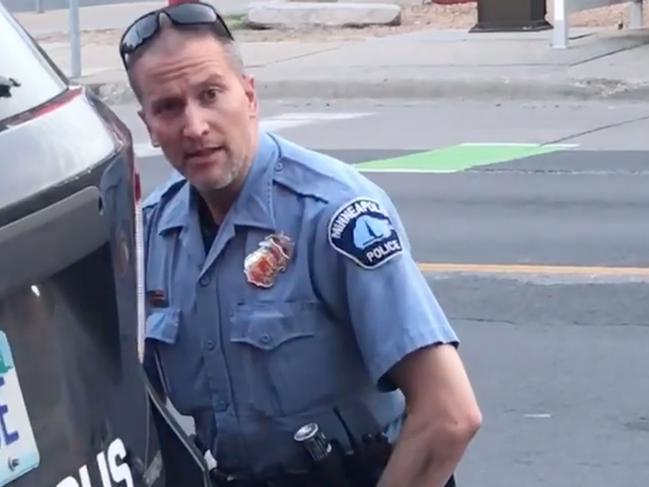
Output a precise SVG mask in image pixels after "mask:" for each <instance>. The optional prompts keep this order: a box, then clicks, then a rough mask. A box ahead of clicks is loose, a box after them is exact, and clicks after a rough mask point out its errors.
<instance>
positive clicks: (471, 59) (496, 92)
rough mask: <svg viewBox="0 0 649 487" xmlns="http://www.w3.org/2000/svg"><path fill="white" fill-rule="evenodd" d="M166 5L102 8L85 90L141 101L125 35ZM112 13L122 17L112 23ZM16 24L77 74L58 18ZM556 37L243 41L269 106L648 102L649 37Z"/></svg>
mask: <svg viewBox="0 0 649 487" xmlns="http://www.w3.org/2000/svg"><path fill="white" fill-rule="evenodd" d="M227 2H231V3H230V5H231V7H230V8H231V10H230V11H229V12H230V13H241V12H242V11H245V8H246V5H248V4H249V3H248V2H247V0H219V8H221V9H222V10H223V8H224V5H226V4H227ZM163 3H164V2H142V3H136V4H131V5H128V6H127V7H128V8H129V10H128V15H126V11H125V10H123V9H125V8H126V7H125V6H118V5H114V6H107V7H95V8H96V9H104V10H96V11H95V13H94V14H93V15H94V17H93V15H90V12H89V11H86V12H85V13H84V16H82V29H84V30H87V31H88V32H86V33H85V34H84V45H83V51H82V58H83V59H82V63H83V70H84V75H83V77H82V78H81V79H80V80H78V81H80V82H82V83H84V84H87V85H88V86H89V87H91V89H92V90H94V91H96V92H98V93H99V94H100V95H101V96H102V97H103V98H104V99H106V100H107V101H109V102H110V103H125V102H128V101H130V100H131V99H132V98H133V94H132V93H131V91H130V89H129V88H128V86H127V83H126V77H125V75H124V73H123V70H122V67H121V64H120V60H119V57H118V55H117V39H118V38H119V35H118V34H119V29H122V28H123V27H124V25H126V24H127V23H128V22H129V21H130V19H132V18H134V17H135V16H136V15H139V14H140V13H141V12H140V11H146V10H148V9H149V8H151V6H152V5H153V4H156V5H160V4H163ZM111 9H112V11H114V12H117V11H118V10H119V9H122V10H121V11H120V13H116V14H114V15H113V16H111V15H109V14H108V13H109V12H110V11H111ZM84 10H86V9H84ZM59 14H60V12H59ZM17 17H18V18H19V20H20V21H21V23H23V25H25V27H26V28H27V29H28V30H29V31H30V32H33V33H35V34H36V35H37V36H40V38H41V39H42V41H41V45H42V46H43V48H44V49H45V50H46V51H47V52H48V53H49V54H50V56H51V57H52V58H53V59H54V61H55V62H56V63H57V64H59V65H60V66H61V67H62V69H63V70H64V71H65V72H68V69H69V64H70V63H69V46H68V44H67V42H66V38H65V36H61V35H59V36H58V37H57V36H56V35H54V36H48V35H46V34H48V33H52V34H53V33H55V32H57V30H56V29H57V25H58V26H59V27H58V29H59V30H58V32H64V29H63V30H62V28H61V19H58V22H59V23H58V24H57V23H56V22H57V19H55V17H54V15H53V13H48V14H41V15H40V16H39V15H37V14H21V15H18V16H17ZM48 18H50V19H51V20H49V21H48V20H47V19H48ZM84 19H85V24H84ZM48 22H49V23H48ZM101 22H103V24H102V23H101ZM111 29H118V30H114V31H112V30H111ZM551 34H552V33H551V31H545V32H539V33H512V34H469V33H467V32H465V31H437V30H421V31H418V32H412V33H408V34H400V35H392V36H386V37H374V38H369V39H357V40H329V41H321V42H320V41H318V42H315V41H311V42H306V41H300V40H299V39H298V40H290V41H276V42H242V45H241V48H242V52H243V56H244V60H245V63H246V65H247V67H248V69H249V71H250V72H251V73H252V74H254V75H255V77H256V78H257V85H258V87H259V91H260V95H261V96H262V97H265V98H328V97H334V98H435V97H444V98H458V99H464V98H468V99H494V98H497V99H593V98H597V99H628V100H637V101H644V100H649V63H647V61H646V60H647V59H649V31H648V30H638V31H628V30H622V31H617V30H611V29H606V30H594V29H590V30H584V29H582V30H578V29H574V30H573V35H574V37H575V39H573V40H572V42H571V47H570V48H569V49H567V50H554V49H551V48H550V38H551ZM235 35H236V33H235Z"/></svg>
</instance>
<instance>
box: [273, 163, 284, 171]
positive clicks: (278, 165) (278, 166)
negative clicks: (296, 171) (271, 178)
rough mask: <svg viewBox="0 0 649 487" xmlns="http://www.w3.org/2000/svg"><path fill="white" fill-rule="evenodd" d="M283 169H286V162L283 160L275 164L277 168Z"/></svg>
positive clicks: (278, 169)
mask: <svg viewBox="0 0 649 487" xmlns="http://www.w3.org/2000/svg"><path fill="white" fill-rule="evenodd" d="M283 169H284V163H283V162H278V163H277V164H275V170H277V171H281V170H283Z"/></svg>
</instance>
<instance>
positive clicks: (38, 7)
mask: <svg viewBox="0 0 649 487" xmlns="http://www.w3.org/2000/svg"><path fill="white" fill-rule="evenodd" d="M43 12H45V9H44V8H43V0H36V13H39V14H42V13H43Z"/></svg>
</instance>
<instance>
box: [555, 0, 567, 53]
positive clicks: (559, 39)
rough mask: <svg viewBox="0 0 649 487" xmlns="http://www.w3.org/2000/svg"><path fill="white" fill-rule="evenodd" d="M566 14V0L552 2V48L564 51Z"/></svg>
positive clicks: (565, 45)
mask: <svg viewBox="0 0 649 487" xmlns="http://www.w3.org/2000/svg"><path fill="white" fill-rule="evenodd" d="M567 17H568V12H567V9H566V0H554V32H553V36H552V47H554V48H555V49H566V48H567V47H568V19H567Z"/></svg>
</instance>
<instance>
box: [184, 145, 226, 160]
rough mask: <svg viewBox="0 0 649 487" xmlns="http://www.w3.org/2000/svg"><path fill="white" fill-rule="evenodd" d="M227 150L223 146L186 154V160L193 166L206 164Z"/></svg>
mask: <svg viewBox="0 0 649 487" xmlns="http://www.w3.org/2000/svg"><path fill="white" fill-rule="evenodd" d="M224 150H225V148H224V147H223V146H222V145H221V146H218V147H206V148H203V149H199V150H196V151H192V152H186V153H185V160H186V161H187V162H190V163H192V164H205V163H207V162H210V161H211V160H213V159H214V157H215V156H217V157H218V155H219V154H220V153H221V152H223V151H224Z"/></svg>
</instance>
